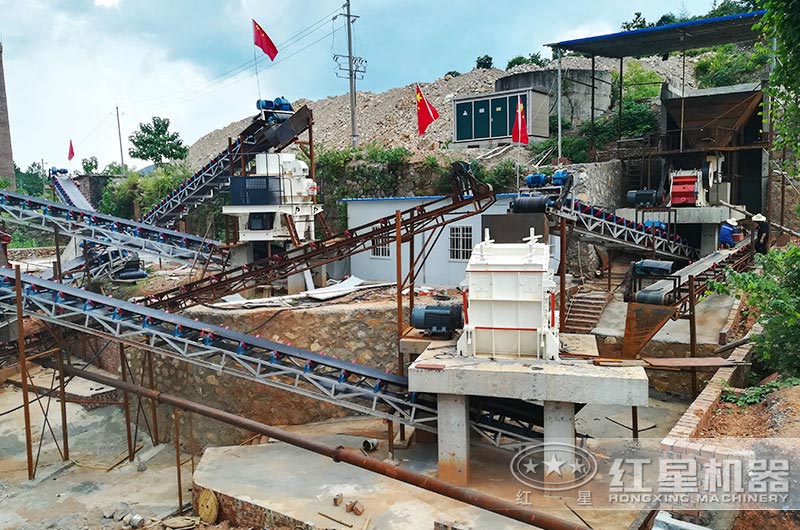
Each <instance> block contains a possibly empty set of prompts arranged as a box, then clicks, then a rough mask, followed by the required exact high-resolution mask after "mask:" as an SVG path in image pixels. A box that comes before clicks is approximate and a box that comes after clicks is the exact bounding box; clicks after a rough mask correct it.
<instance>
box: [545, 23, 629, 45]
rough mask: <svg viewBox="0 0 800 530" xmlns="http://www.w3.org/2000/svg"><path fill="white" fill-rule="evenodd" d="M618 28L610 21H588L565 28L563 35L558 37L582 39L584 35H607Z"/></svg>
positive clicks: (561, 39)
mask: <svg viewBox="0 0 800 530" xmlns="http://www.w3.org/2000/svg"><path fill="white" fill-rule="evenodd" d="M618 31H619V28H617V27H614V26H613V25H612V24H611V23H609V22H606V21H597V22H590V23H588V24H582V25H580V26H574V27H571V28H569V29H567V30H566V31H565V32H564V33H563V36H560V37H559V39H558V40H559V41H566V40H574V39H582V38H585V37H594V36H596V35H607V34H609V33H616V32H618Z"/></svg>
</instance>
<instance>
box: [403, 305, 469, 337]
mask: <svg viewBox="0 0 800 530" xmlns="http://www.w3.org/2000/svg"><path fill="white" fill-rule="evenodd" d="M461 311H462V309H461V304H455V305H418V306H415V307H414V310H413V311H411V325H412V326H414V328H416V329H422V330H424V331H426V332H427V333H429V334H431V335H439V336H447V337H450V336H452V335H453V332H454V331H455V330H457V329H462V328H463V327H464V320H463V318H462V313H461Z"/></svg>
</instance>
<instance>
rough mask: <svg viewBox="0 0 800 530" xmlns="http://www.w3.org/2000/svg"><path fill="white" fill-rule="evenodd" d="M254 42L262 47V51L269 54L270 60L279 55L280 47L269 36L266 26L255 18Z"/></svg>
mask: <svg viewBox="0 0 800 530" xmlns="http://www.w3.org/2000/svg"><path fill="white" fill-rule="evenodd" d="M253 44H255V45H256V46H258V47H259V48H261V51H262V52H264V53H266V54H267V55H269V58H270V60H272V61H274V60H275V56H276V55H278V48H277V47H276V46H275V43H273V42H272V39H270V38H269V35H267V32H266V31H264V28H262V27H261V26H259V25H258V22H256V21H255V20H253Z"/></svg>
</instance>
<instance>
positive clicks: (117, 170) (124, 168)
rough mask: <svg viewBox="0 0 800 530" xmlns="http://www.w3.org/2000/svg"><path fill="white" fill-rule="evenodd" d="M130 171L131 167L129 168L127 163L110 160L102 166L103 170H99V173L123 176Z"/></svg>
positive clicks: (131, 170)
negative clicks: (121, 163)
mask: <svg viewBox="0 0 800 530" xmlns="http://www.w3.org/2000/svg"><path fill="white" fill-rule="evenodd" d="M132 172H133V169H132V168H129V167H128V164H123V165H120V164H118V163H117V162H111V163H110V164H108V165H107V166H106V167H104V168H103V171H101V172H100V173H101V174H103V175H111V176H112V177H124V176H126V175H129V174H130V173H132Z"/></svg>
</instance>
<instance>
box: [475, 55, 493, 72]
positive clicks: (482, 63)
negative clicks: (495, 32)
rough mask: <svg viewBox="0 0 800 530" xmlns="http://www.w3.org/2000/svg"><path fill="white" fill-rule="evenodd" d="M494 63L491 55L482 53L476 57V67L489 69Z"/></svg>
mask: <svg viewBox="0 0 800 530" xmlns="http://www.w3.org/2000/svg"><path fill="white" fill-rule="evenodd" d="M493 67H494V63H493V60H492V58H491V57H490V56H489V55H482V56H480V57H478V58H477V59H475V68H483V69H486V70H488V69H489V68H493Z"/></svg>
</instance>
